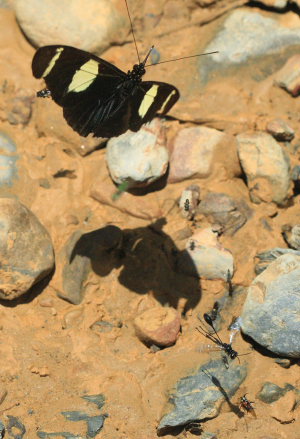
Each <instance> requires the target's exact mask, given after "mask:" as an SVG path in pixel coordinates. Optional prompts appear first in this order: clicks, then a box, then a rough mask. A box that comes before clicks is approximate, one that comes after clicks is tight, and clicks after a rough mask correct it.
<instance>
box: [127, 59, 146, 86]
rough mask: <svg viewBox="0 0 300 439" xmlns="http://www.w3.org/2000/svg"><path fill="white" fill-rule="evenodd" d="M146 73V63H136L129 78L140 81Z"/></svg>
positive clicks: (129, 73)
mask: <svg viewBox="0 0 300 439" xmlns="http://www.w3.org/2000/svg"><path fill="white" fill-rule="evenodd" d="M145 73H146V70H145V65H144V63H140V64H134V66H133V68H132V70H129V71H128V73H127V76H128V78H129V79H131V80H133V81H136V82H140V81H141V80H142V76H143V75H144V74H145Z"/></svg>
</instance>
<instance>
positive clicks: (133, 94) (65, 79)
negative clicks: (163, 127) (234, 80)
mask: <svg viewBox="0 0 300 439" xmlns="http://www.w3.org/2000/svg"><path fill="white" fill-rule="evenodd" d="M152 49H153V47H152V48H151V49H150V50H149V52H148V54H147V56H146V57H145V59H144V61H143V62H141V63H139V64H135V65H134V66H133V68H132V70H129V71H128V72H127V73H125V72H123V71H122V70H120V69H118V67H116V66H114V65H113V64H111V63H109V62H107V61H105V60H104V59H101V58H98V57H97V56H95V55H93V54H92V53H89V52H85V51H84V50H80V49H76V48H75V47H71V46H63V45H53V46H44V47H40V48H39V49H38V50H37V51H36V53H35V55H34V57H33V60H32V73H33V76H34V77H35V78H43V79H44V81H45V83H46V86H47V88H45V89H43V90H40V91H39V92H37V96H38V97H50V96H51V97H52V99H53V100H54V102H56V103H57V104H58V105H60V106H61V107H62V108H63V115H64V118H65V119H66V121H67V123H68V124H69V125H70V126H71V127H72V128H73V130H74V131H76V132H77V133H78V134H80V135H81V136H84V137H86V136H88V135H89V134H93V136H94V137H116V136H119V135H121V134H123V133H124V132H126V131H127V130H128V129H129V130H131V131H138V130H139V129H140V128H141V126H142V125H143V124H144V123H147V122H150V121H151V120H152V119H153V118H154V117H155V115H156V114H157V113H159V114H161V115H165V114H167V113H168V111H169V110H170V109H171V108H172V106H173V105H174V104H175V102H176V101H177V100H178V98H179V91H178V90H177V88H176V87H174V86H173V85H170V84H167V83H165V82H157V81H142V76H143V75H144V74H145V73H146V70H145V66H146V62H147V60H148V57H149V55H150V53H151V51H152Z"/></svg>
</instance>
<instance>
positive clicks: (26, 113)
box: [5, 89, 33, 125]
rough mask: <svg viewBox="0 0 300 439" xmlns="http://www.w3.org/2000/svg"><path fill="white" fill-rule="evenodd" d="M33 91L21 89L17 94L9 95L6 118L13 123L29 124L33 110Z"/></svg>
mask: <svg viewBox="0 0 300 439" xmlns="http://www.w3.org/2000/svg"><path fill="white" fill-rule="evenodd" d="M32 100H33V95H32V93H30V94H29V93H28V91H26V90H24V89H21V90H16V91H15V96H14V97H11V96H10V95H8V96H7V99H6V102H5V104H6V105H5V112H6V120H7V121H8V122H9V123H10V124H11V125H27V124H28V122H29V121H30V118H31V112H32Z"/></svg>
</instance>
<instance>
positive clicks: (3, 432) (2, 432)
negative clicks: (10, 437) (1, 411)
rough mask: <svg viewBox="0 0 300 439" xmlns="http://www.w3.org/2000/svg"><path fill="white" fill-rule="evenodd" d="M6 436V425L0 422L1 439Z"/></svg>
mask: <svg viewBox="0 0 300 439" xmlns="http://www.w3.org/2000/svg"><path fill="white" fill-rule="evenodd" d="M4 435H5V425H4V424H3V422H2V421H0V439H3V438H4Z"/></svg>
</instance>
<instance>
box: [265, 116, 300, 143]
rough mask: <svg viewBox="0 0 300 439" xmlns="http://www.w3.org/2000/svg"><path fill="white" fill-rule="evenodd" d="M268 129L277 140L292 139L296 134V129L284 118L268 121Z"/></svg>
mask: <svg viewBox="0 0 300 439" xmlns="http://www.w3.org/2000/svg"><path fill="white" fill-rule="evenodd" d="M266 129H267V131H268V133H270V134H271V135H272V136H273V137H274V138H275V139H276V140H279V141H290V140H293V138H294V136H295V131H294V130H293V128H291V127H290V126H289V125H288V124H287V123H286V122H285V121H284V120H282V119H273V120H271V121H270V122H268V123H267V126H266Z"/></svg>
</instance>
